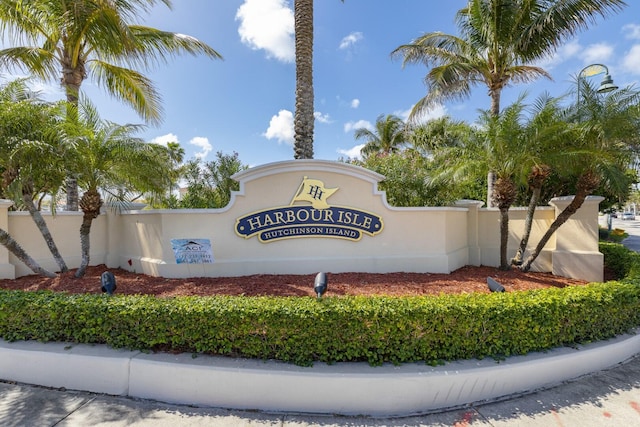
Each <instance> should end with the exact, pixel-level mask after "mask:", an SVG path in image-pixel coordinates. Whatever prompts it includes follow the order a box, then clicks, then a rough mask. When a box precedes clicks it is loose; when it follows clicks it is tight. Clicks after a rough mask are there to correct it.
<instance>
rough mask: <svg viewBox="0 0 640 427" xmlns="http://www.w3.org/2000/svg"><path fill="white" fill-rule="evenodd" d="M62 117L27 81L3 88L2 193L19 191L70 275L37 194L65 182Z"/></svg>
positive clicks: (0, 132)
mask: <svg viewBox="0 0 640 427" xmlns="http://www.w3.org/2000/svg"><path fill="white" fill-rule="evenodd" d="M59 117H60V109H59V108H58V106H56V105H51V104H46V103H43V102H41V101H40V100H39V99H38V98H37V96H35V94H33V93H30V92H29V91H28V89H27V86H26V83H25V81H24V80H17V81H13V82H10V83H8V84H7V85H4V86H2V87H1V88H0V171H2V180H1V182H0V190H1V191H2V193H7V191H10V190H11V189H12V188H13V189H14V190H15V191H14V194H17V195H18V196H17V197H19V198H20V200H21V202H22V205H23V206H24V207H26V209H27V210H28V211H29V214H30V215H31V218H32V219H33V221H34V223H35V224H36V226H37V227H38V229H39V230H40V233H41V234H42V236H43V238H44V240H45V243H46V244H47V247H48V248H49V250H50V252H51V254H52V255H53V258H54V260H55V261H56V263H57V264H58V267H59V269H60V271H61V272H66V271H67V270H68V268H67V265H66V263H65V262H64V259H63V258H62V256H61V255H60V252H59V250H58V248H57V246H56V244H55V242H54V240H53V236H52V235H51V232H50V231H49V228H48V226H47V223H46V222H45V220H44V218H43V217H42V214H41V212H40V211H39V210H38V208H37V207H36V205H35V204H34V199H35V197H36V195H37V194H42V193H49V194H52V193H55V192H56V191H57V190H58V189H59V188H60V187H61V186H62V183H63V182H64V168H63V165H62V160H63V149H62V147H61V144H60V139H59V137H58V136H59V135H58V134H57V132H56V131H57V129H58V128H59V126H58V123H59ZM45 164H46V167H43V165H45ZM5 197H6V196H5Z"/></svg>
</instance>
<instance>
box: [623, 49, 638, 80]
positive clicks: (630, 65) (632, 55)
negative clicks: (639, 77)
mask: <svg viewBox="0 0 640 427" xmlns="http://www.w3.org/2000/svg"><path fill="white" fill-rule="evenodd" d="M622 68H624V69H625V70H626V71H628V72H629V73H631V74H640V44H636V45H633V46H631V49H630V50H629V52H627V54H626V55H625V56H624V58H623V59H622Z"/></svg>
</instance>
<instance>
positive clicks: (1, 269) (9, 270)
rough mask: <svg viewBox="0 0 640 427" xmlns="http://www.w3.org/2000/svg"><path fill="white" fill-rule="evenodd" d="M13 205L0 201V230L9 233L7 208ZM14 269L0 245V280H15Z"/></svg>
mask: <svg viewBox="0 0 640 427" xmlns="http://www.w3.org/2000/svg"><path fill="white" fill-rule="evenodd" d="M12 205H13V201H11V200H6V199H0V228H1V229H3V230H4V231H6V232H7V233H10V232H11V230H9V208H10V207H11V206H12ZM15 278H16V268H15V266H14V265H13V264H11V263H9V251H8V250H7V248H5V247H4V246H2V245H0V279H15Z"/></svg>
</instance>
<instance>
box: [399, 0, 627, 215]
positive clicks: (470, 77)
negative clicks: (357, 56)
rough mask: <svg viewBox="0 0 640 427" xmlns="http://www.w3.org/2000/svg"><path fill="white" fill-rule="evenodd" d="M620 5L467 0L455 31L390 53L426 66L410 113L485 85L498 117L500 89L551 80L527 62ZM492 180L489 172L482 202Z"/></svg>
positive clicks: (616, 0)
mask: <svg viewBox="0 0 640 427" xmlns="http://www.w3.org/2000/svg"><path fill="white" fill-rule="evenodd" d="M623 6H625V2H624V1H622V0H571V1H562V2H550V1H547V0H513V1H502V0H469V1H468V4H467V6H466V7H465V8H464V9H461V10H459V11H458V13H457V15H456V23H457V25H458V29H459V31H460V35H450V34H444V33H442V32H430V33H426V34H424V35H422V36H420V37H418V38H417V39H415V40H413V41H412V42H411V43H410V44H406V45H402V46H399V47H398V48H396V49H395V50H394V51H393V52H392V54H391V55H392V56H394V57H397V56H402V57H403V65H404V64H416V63H417V64H424V65H426V66H427V67H431V68H430V70H429V72H428V73H427V75H426V76H425V79H424V81H425V84H426V86H427V95H426V96H425V97H424V98H422V99H421V100H420V101H418V103H416V105H415V106H414V108H413V111H412V114H411V116H412V117H415V116H417V115H419V114H421V113H423V112H424V111H425V110H426V109H428V108H430V107H432V106H433V105H434V104H436V103H440V102H444V101H448V100H463V99H467V98H468V97H469V96H470V94H471V89H472V87H473V86H475V85H478V84H482V85H484V86H486V87H487V89H488V93H489V96H490V98H491V108H490V111H491V114H492V115H494V116H496V115H498V113H499V112H500V95H501V93H502V89H503V88H505V87H506V86H508V85H510V84H512V83H526V82H530V81H532V80H534V79H537V78H539V77H547V78H551V76H550V75H549V73H548V72H547V71H545V70H544V69H542V68H541V67H537V66H534V65H531V64H532V63H534V61H536V60H540V59H542V58H544V57H546V56H548V55H550V54H552V53H553V52H554V51H555V50H556V49H557V47H558V46H560V45H561V44H562V43H563V42H564V41H565V40H567V39H568V38H570V37H572V36H574V35H575V34H576V33H577V32H578V31H580V30H583V29H586V28H587V27H588V24H589V23H591V22H593V21H594V20H595V18H596V17H597V16H598V15H600V16H603V17H606V16H607V15H608V14H610V13H613V12H617V11H620V10H621V9H622V7H623ZM492 181H493V178H492V177H491V176H489V178H488V186H489V188H488V203H487V205H488V206H491V194H493V190H492V188H491V185H492Z"/></svg>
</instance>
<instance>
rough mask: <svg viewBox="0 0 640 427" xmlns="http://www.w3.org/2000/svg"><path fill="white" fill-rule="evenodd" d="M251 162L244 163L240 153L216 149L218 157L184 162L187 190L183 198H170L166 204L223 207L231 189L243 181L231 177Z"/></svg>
mask: <svg viewBox="0 0 640 427" xmlns="http://www.w3.org/2000/svg"><path fill="white" fill-rule="evenodd" d="M247 168H248V166H246V165H244V164H242V162H241V161H240V158H239V157H238V153H236V152H234V153H233V154H224V153H223V152H221V151H218V152H217V153H216V158H215V160H212V161H210V162H204V163H203V162H202V161H201V160H200V159H195V160H191V161H189V162H187V164H186V165H185V166H184V169H185V172H184V178H185V180H186V181H187V192H186V194H185V195H184V196H183V197H182V198H181V199H180V200H175V199H171V198H170V199H168V200H166V201H165V204H166V205H168V206H170V207H173V208H186V209H196V208H222V207H224V206H226V205H227V204H228V203H229V201H230V200H231V191H237V190H239V188H240V184H239V183H238V182H237V181H235V180H234V179H232V178H231V177H232V176H233V175H234V174H236V173H238V172H240V171H243V170H245V169H247Z"/></svg>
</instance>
